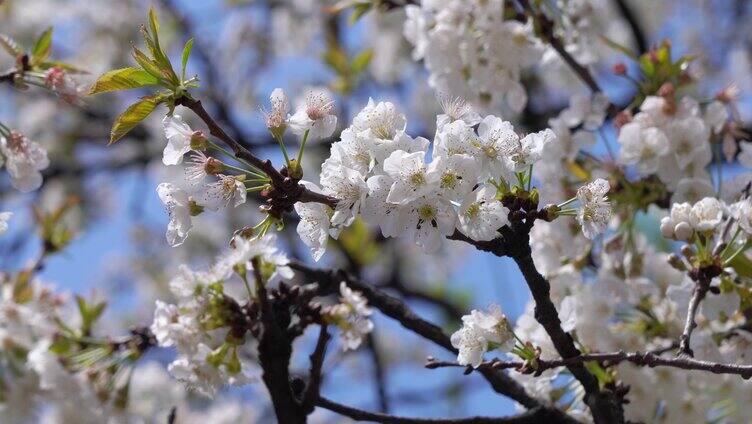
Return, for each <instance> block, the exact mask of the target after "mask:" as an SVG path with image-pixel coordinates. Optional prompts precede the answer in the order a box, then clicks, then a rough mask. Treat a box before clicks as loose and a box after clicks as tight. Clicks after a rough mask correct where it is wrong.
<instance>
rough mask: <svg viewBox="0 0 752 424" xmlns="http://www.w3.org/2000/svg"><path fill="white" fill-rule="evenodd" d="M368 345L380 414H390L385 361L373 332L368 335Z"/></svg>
mask: <svg viewBox="0 0 752 424" xmlns="http://www.w3.org/2000/svg"><path fill="white" fill-rule="evenodd" d="M367 342H368V343H367V345H366V347H367V348H368V351H369V353H370V354H371V359H372V360H371V363H372V364H373V380H374V383H375V385H376V395H377V397H378V401H379V412H389V396H388V395H387V393H386V375H385V372H384V371H385V370H384V360H383V358H382V357H381V352H380V351H379V346H378V344H377V342H376V337H375V336H374V333H373V331H371V332H370V333H368V339H367Z"/></svg>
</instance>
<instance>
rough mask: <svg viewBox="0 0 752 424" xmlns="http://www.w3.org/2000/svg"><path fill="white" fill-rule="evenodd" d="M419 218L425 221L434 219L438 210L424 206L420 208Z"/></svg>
mask: <svg viewBox="0 0 752 424" xmlns="http://www.w3.org/2000/svg"><path fill="white" fill-rule="evenodd" d="M418 216H420V219H422V220H424V221H428V220H431V219H434V218H435V217H436V208H435V207H433V206H431V205H423V206H421V207H420V208H418Z"/></svg>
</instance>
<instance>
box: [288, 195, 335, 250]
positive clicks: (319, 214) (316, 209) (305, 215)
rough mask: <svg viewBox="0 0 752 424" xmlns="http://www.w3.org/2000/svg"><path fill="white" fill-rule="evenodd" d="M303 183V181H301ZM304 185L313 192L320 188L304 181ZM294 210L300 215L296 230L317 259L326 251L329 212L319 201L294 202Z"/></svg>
mask: <svg viewBox="0 0 752 424" xmlns="http://www.w3.org/2000/svg"><path fill="white" fill-rule="evenodd" d="M301 183H303V181H301ZM304 185H305V187H306V188H308V189H309V190H312V191H314V192H319V191H320V190H319V189H318V187H316V185H315V184H312V183H308V182H305V184H304ZM295 212H296V213H297V214H298V216H299V217H300V222H298V227H297V232H298V235H299V236H300V239H301V240H303V243H305V245H306V246H308V248H310V249H311V254H312V255H313V260H315V261H317V262H318V261H319V259H321V257H322V256H324V252H326V243H327V241H328V240H329V226H330V220H329V214H328V213H327V210H326V206H324V205H322V204H321V203H313V202H309V203H301V202H297V203H295Z"/></svg>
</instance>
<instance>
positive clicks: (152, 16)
mask: <svg viewBox="0 0 752 424" xmlns="http://www.w3.org/2000/svg"><path fill="white" fill-rule="evenodd" d="M149 27H151V33H152V36H153V37H154V44H155V45H157V47H159V19H157V11H156V10H155V9H154V6H152V7H150V8H149Z"/></svg>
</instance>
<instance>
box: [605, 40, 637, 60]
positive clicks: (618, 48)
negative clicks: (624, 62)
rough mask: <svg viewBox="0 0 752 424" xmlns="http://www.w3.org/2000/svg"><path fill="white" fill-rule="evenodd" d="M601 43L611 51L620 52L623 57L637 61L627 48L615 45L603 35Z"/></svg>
mask: <svg viewBox="0 0 752 424" xmlns="http://www.w3.org/2000/svg"><path fill="white" fill-rule="evenodd" d="M601 41H603V42H604V43H605V44H606V45H607V46H609V47H611V48H612V49H614V50H616V51H620V52H622V53H624V54H625V55H627V56H629V57H630V58H632V60H637V55H636V54H635V53H634V52H633V51H632V50H630V49H629V47H627V46H623V45H621V44H619V43H617V42H616V41H614V40H612V39H610V38H608V37H606V36H603V35H601Z"/></svg>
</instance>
